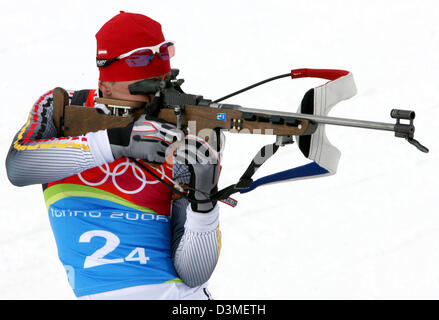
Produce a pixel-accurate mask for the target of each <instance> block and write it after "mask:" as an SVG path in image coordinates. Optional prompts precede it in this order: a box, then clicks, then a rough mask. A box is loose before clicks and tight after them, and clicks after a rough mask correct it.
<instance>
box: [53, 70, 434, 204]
mask: <svg viewBox="0 0 439 320" xmlns="http://www.w3.org/2000/svg"><path fill="white" fill-rule="evenodd" d="M178 74H179V70H178V69H172V70H171V72H170V74H169V75H168V76H167V78H166V79H165V80H156V79H145V80H141V81H138V82H136V83H133V84H131V85H130V86H129V90H130V93H131V94H156V95H157V94H159V95H160V97H161V99H162V102H161V104H160V105H159V106H158V107H157V105H156V106H155V108H152V107H149V108H146V106H145V104H144V103H141V102H134V101H125V100H116V99H107V98H96V99H95V101H96V103H100V104H103V105H105V106H106V107H107V108H108V109H110V110H111V114H110V115H107V114H105V113H104V112H103V111H102V110H100V109H99V108H84V107H83V106H74V105H69V103H68V102H69V98H68V94H67V92H66V91H65V90H64V89H62V88H55V89H54V122H55V125H56V127H57V129H58V132H59V133H60V135H61V136H78V135H82V134H85V133H87V132H93V131H98V130H102V129H107V128H114V127H123V126H126V125H128V124H129V123H130V122H132V121H135V120H136V119H137V118H138V117H139V116H140V115H141V114H142V113H143V112H146V113H148V114H150V115H153V116H155V117H157V118H159V119H161V120H163V121H165V122H169V123H173V124H175V125H176V126H177V128H178V129H180V130H184V131H185V132H186V133H187V131H188V129H189V131H190V132H192V133H193V134H195V135H197V136H200V137H201V138H203V139H206V138H207V136H203V131H204V130H205V129H209V130H225V131H228V132H233V133H238V134H243V133H247V134H270V135H274V136H275V137H276V140H275V142H274V143H273V144H272V145H267V146H264V147H263V148H262V149H261V150H260V151H259V152H258V154H257V155H256V156H255V158H254V159H253V160H252V162H251V163H250V165H249V167H248V168H247V170H246V172H245V173H244V174H243V175H242V176H241V178H240V180H239V181H238V183H236V184H234V185H231V186H229V187H227V188H225V189H223V190H221V191H219V192H218V193H217V194H215V195H212V196H211V199H213V198H215V199H217V200H226V199H229V200H228V203H229V204H231V205H234V204H236V203H235V202H234V200H233V199H230V198H229V196H230V195H231V194H233V193H235V192H240V193H245V192H248V191H250V190H253V189H254V188H256V187H258V186H260V185H263V184H267V183H273V182H280V181H289V180H297V179H304V178H309V177H320V176H326V175H332V174H334V173H335V172H336V170H337V166H338V161H339V158H340V154H341V153H340V151H339V150H338V149H337V148H335V147H334V146H333V145H332V144H331V143H330V142H329V141H328V139H327V137H326V133H325V128H324V127H325V126H324V125H325V124H327V125H338V126H348V127H356V128H365V129H373V130H384V131H391V132H394V134H395V136H396V137H398V138H404V139H406V140H407V141H408V142H409V143H411V144H412V145H414V146H415V147H416V148H417V149H418V150H420V151H422V152H425V153H427V152H428V149H427V148H426V147H425V146H423V145H422V144H420V143H419V142H418V141H417V140H415V139H414V132H415V126H414V119H415V112H414V111H412V110H400V109H393V110H391V112H390V116H391V118H393V119H395V120H396V123H383V122H374V121H365V120H357V119H346V118H335V117H329V116H328V113H329V111H330V110H331V109H332V107H333V106H334V105H335V104H337V103H338V102H340V101H342V100H346V99H349V98H351V97H352V96H354V95H355V94H356V86H355V83H354V80H353V76H352V74H351V73H350V72H348V71H345V70H332V69H294V70H292V71H291V72H290V73H287V74H283V75H279V76H276V77H272V78H269V79H266V80H264V81H261V82H258V83H256V84H254V85H251V86H249V87H246V88H244V89H241V90H239V91H237V92H234V93H232V94H229V95H227V96H224V97H222V98H220V99H216V100H210V99H205V98H203V96H201V95H194V94H186V93H184V92H183V90H182V89H181V85H182V84H183V82H184V80H183V79H177V76H178ZM284 77H291V78H292V79H295V78H303V77H314V78H323V79H326V80H329V82H327V83H326V84H324V85H322V86H319V87H316V88H313V89H310V90H309V91H308V92H307V93H306V94H305V95H304V98H303V99H302V102H301V105H300V107H299V110H298V112H297V113H293V112H282V111H275V110H263V109H255V108H245V107H242V106H239V105H234V104H222V103H219V102H220V101H222V100H225V99H227V98H229V97H231V96H234V95H236V94H239V93H242V92H244V91H247V90H250V89H252V88H254V87H256V86H259V85H261V84H264V83H267V82H269V81H273V80H276V79H280V78H284ZM403 120H404V121H406V122H407V121H408V123H402V121H403ZM294 137H296V141H297V142H298V145H299V149H300V150H301V151H302V153H303V155H304V156H305V157H306V158H308V159H311V160H312V161H313V162H312V163H310V164H307V165H304V166H301V167H297V168H293V169H289V170H286V171H282V172H278V173H276V174H273V175H269V176H266V177H263V178H260V179H258V180H256V181H253V179H252V176H253V174H254V173H255V172H256V170H257V169H258V168H259V167H260V166H261V165H262V164H263V163H264V162H265V161H266V160H267V159H268V158H269V157H270V156H271V155H273V154H274V153H275V152H276V151H277V150H278V148H279V147H281V146H285V145H287V144H291V143H294V139H293V138H294ZM270 150H271V152H269V151H270ZM136 163H137V164H138V165H140V166H141V167H142V168H144V169H145V170H147V171H148V172H150V173H151V174H153V176H155V177H156V178H158V179H159V180H160V181H161V182H163V183H165V184H167V185H168V186H169V187H170V188H171V189H173V191H174V192H176V193H178V194H180V195H182V196H184V192H182V189H179V188H178V186H176V185H175V184H174V185H169V183H166V182H165V181H163V179H161V178H160V176H158V175H157V174H154V171H153V170H152V169H153V168H148V167H145V166H144V165H142V164H141V163H140V162H137V161H136ZM189 200H190V201H195V200H191V199H189ZM206 201H210V200H206ZM226 202H227V200H226Z"/></svg>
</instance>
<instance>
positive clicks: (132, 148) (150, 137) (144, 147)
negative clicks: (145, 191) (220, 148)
mask: <svg viewBox="0 0 439 320" xmlns="http://www.w3.org/2000/svg"><path fill="white" fill-rule="evenodd" d="M107 134H108V140H109V142H110V147H111V152H112V153H113V156H114V158H115V159H118V158H122V157H131V158H136V159H145V160H146V161H148V162H156V163H163V162H165V160H166V152H167V149H168V147H169V146H170V145H171V144H172V143H173V142H174V141H177V140H179V138H181V139H182V138H183V133H182V132H180V131H179V130H177V129H176V126H175V125H173V124H170V123H166V122H163V121H161V120H159V119H157V118H153V117H150V116H147V115H146V114H143V115H141V116H140V118H139V119H137V120H136V121H135V122H133V123H131V124H129V125H127V126H126V127H122V128H111V129H107Z"/></svg>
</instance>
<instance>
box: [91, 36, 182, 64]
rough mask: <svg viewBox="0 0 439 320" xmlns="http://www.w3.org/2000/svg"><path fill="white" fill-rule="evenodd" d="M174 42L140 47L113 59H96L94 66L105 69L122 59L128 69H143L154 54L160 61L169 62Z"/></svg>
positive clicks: (173, 50)
mask: <svg viewBox="0 0 439 320" xmlns="http://www.w3.org/2000/svg"><path fill="white" fill-rule="evenodd" d="M174 44H175V41H164V42H162V43H159V44H158V45H156V46H153V47H142V48H137V49H134V50H131V51H130V52H127V53H124V54H121V55H120V56H118V57H115V58H113V59H98V58H96V65H97V66H98V67H99V68H103V67H107V66H109V65H110V64H112V63H113V62H115V61H117V60H121V59H124V58H127V57H128V58H127V59H125V62H126V64H128V66H130V67H144V66H147V65H148V64H149V63H150V62H151V61H152V59H153V58H154V56H155V54H157V56H158V57H159V58H160V59H162V60H169V59H170V58H172V57H173V56H174V55H175V46H174Z"/></svg>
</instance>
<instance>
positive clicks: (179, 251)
mask: <svg viewBox="0 0 439 320" xmlns="http://www.w3.org/2000/svg"><path fill="white" fill-rule="evenodd" d="M174 166H176V167H177V168H174V179H175V180H177V181H180V182H183V183H188V174H189V175H190V173H189V170H187V169H186V170H187V173H186V179H185V178H183V179H182V178H181V175H178V176H177V177H175V172H178V171H180V172H181V171H184V167H186V166H184V165H174ZM182 168H183V169H182ZM176 169H177V170H176ZM185 180H187V181H185ZM171 228H172V233H173V238H172V259H173V261H174V267H175V270H176V271H177V274H178V275H179V277H180V278H181V280H183V282H184V283H185V284H186V285H188V286H189V287H196V286H199V285H202V284H203V283H205V282H206V281H208V280H209V278H210V277H211V275H212V273H213V271H214V269H215V267H216V265H217V262H218V258H219V254H220V250H221V232H220V229H219V206H218V204H217V205H216V207H215V208H214V209H213V210H212V211H210V212H209V213H198V212H194V211H192V209H191V206H190V205H189V202H188V201H187V200H186V199H179V200H174V201H173V203H172V219H171Z"/></svg>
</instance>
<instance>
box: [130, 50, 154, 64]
mask: <svg viewBox="0 0 439 320" xmlns="http://www.w3.org/2000/svg"><path fill="white" fill-rule="evenodd" d="M152 58H154V53H153V52H152V50H149V49H146V50H139V51H136V52H134V53H133V54H132V55H130V56H129V57H128V58H126V59H125V62H126V63H127V64H128V65H129V66H130V67H144V66H147V65H148V64H149V63H150V62H151V60H152Z"/></svg>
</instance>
